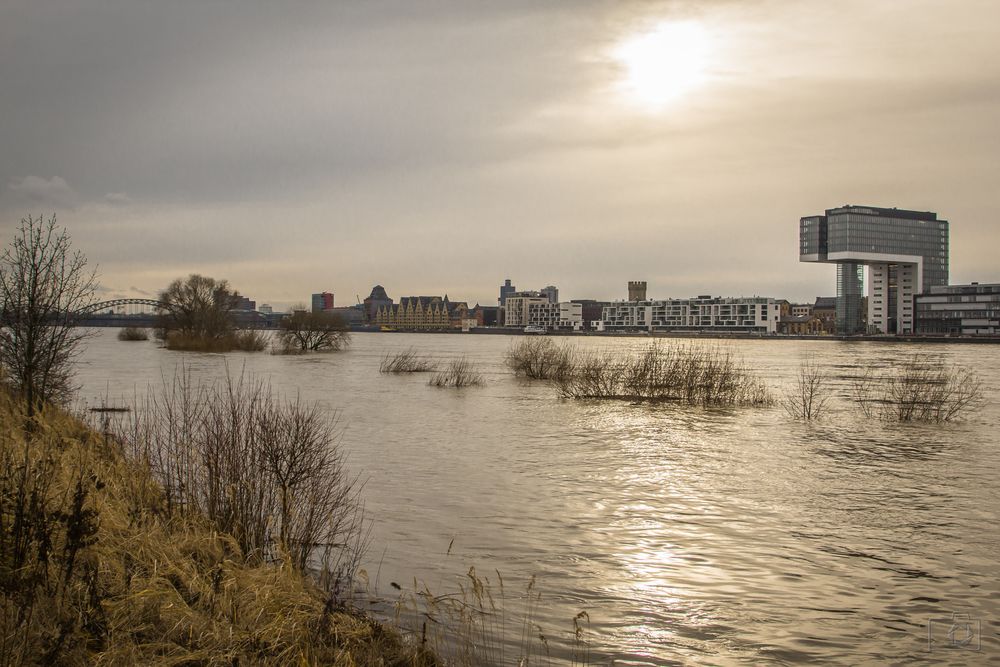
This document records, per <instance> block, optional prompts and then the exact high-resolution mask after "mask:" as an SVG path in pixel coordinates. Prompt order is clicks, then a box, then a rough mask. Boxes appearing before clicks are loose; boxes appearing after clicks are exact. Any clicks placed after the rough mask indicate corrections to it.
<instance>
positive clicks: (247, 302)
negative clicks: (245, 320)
mask: <svg viewBox="0 0 1000 667" xmlns="http://www.w3.org/2000/svg"><path fill="white" fill-rule="evenodd" d="M233 310H257V302H256V301H253V300H251V299H250V298H248V297H245V296H242V295H240V294H237V295H236V303H235V304H234V305H233Z"/></svg>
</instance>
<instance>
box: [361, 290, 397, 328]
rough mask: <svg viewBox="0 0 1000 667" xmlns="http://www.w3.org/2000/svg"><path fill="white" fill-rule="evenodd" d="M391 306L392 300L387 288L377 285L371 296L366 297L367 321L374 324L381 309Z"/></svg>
mask: <svg viewBox="0 0 1000 667" xmlns="http://www.w3.org/2000/svg"><path fill="white" fill-rule="evenodd" d="M391 305H392V299H390V298H389V295H388V294H386V293H385V288H384V287H382V286H381V285H376V286H375V287H373V288H372V291H371V294H369V295H368V296H367V297H365V300H364V309H365V321H367V322H374V321H375V317H376V315H377V314H378V309H379V307H381V306H391Z"/></svg>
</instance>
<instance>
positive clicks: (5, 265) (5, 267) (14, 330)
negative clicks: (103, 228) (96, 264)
mask: <svg viewBox="0 0 1000 667" xmlns="http://www.w3.org/2000/svg"><path fill="white" fill-rule="evenodd" d="M96 289H97V276H96V273H95V272H94V271H93V270H92V269H89V268H88V267H87V258H86V257H84V256H83V254H82V253H81V252H80V251H78V250H77V251H74V250H72V249H71V247H70V237H69V234H67V233H66V230H65V228H62V227H59V226H58V225H57V224H56V217H55V215H53V216H52V217H51V218H49V220H48V221H47V222H46V221H44V220H43V219H42V217H41V216H39V217H38V218H37V219H36V218H33V217H31V216H28V217H27V218H23V219H22V220H21V226H20V228H19V229H18V230H17V231H16V232H15V234H14V238H13V239H11V241H10V244H9V245H8V246H7V248H6V249H4V251H3V254H2V255H0V313H2V324H3V328H2V330H0V366H2V368H3V370H4V371H5V373H6V375H7V376H8V377H7V380H8V381H9V382H10V384H11V385H12V386H13V388H14V390H15V391H16V392H17V393H18V394H19V395H20V396H21V398H22V399H23V400H24V402H25V404H26V406H27V413H28V416H29V417H31V416H33V415H34V414H35V412H37V411H39V410H40V409H41V408H42V407H43V406H44V404H45V403H46V402H56V403H59V402H65V401H66V400H67V399H68V398H69V396H70V394H71V393H72V391H73V388H74V387H73V384H72V378H73V360H74V359H75V358H76V356H77V355H78V354H79V352H80V343H81V342H82V341H83V339H84V338H86V337H87V336H88V332H87V330H85V329H82V328H79V327H74V324H75V323H76V318H77V312H78V311H79V310H80V309H82V308H84V307H85V306H88V305H90V304H92V303H93V302H94V294H95V291H96Z"/></svg>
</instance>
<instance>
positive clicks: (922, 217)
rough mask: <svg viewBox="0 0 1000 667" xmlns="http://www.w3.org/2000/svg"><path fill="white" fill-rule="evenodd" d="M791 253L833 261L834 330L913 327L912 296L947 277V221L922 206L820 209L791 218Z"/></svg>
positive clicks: (877, 330) (850, 331) (910, 329)
mask: <svg viewBox="0 0 1000 667" xmlns="http://www.w3.org/2000/svg"><path fill="white" fill-rule="evenodd" d="M799 261H802V262H827V263H834V264H836V265H837V316H836V323H837V333H840V334H855V333H862V332H864V331H865V326H864V323H863V322H864V319H865V317H863V316H862V288H863V278H862V277H863V267H864V266H867V267H868V306H867V312H866V313H865V316H866V318H867V321H868V327H867V329H868V330H869V331H872V332H875V333H913V331H914V315H913V297H914V296H915V295H916V294H919V293H921V292H928V291H929V290H930V288H931V287H934V286H939V285H947V284H948V222H947V221H946V220H938V217H937V214H936V213H932V212H930V211H909V210H904V209H896V208H878V207H874V206H851V205H848V206H842V207H840V208H834V209H827V211H826V214H825V215H813V216H807V217H804V218H801V219H800V221H799Z"/></svg>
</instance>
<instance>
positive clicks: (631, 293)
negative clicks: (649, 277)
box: [628, 280, 646, 301]
mask: <svg viewBox="0 0 1000 667" xmlns="http://www.w3.org/2000/svg"><path fill="white" fill-rule="evenodd" d="M628 300H629V301H645V300H646V281H645V280H630V281H628Z"/></svg>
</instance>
